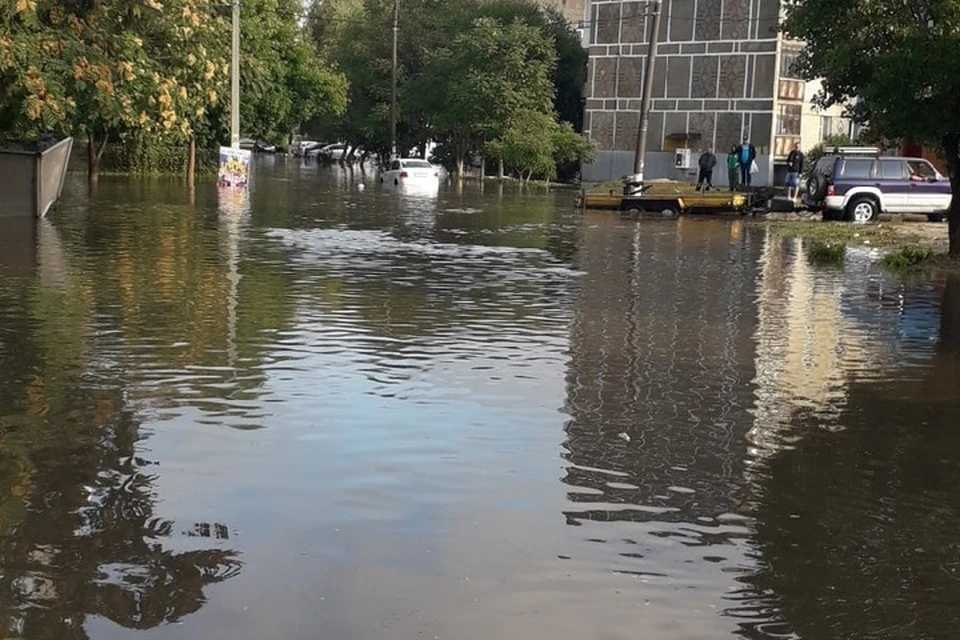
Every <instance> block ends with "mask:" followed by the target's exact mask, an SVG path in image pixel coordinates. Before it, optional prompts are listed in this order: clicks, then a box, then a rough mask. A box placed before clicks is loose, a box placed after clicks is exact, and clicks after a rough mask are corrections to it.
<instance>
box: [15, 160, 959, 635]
mask: <svg viewBox="0 0 960 640" xmlns="http://www.w3.org/2000/svg"><path fill="white" fill-rule="evenodd" d="M77 184H78V185H79V184H82V180H78V182H77ZM361 185H362V188H361ZM71 186H72V185H68V189H67V194H68V195H67V197H66V199H65V202H64V203H63V206H62V207H61V208H60V210H59V211H58V212H57V214H56V215H55V216H54V217H53V218H52V219H51V220H48V221H44V222H43V223H41V224H39V225H38V224H36V223H34V222H32V221H29V222H28V223H23V222H22V221H21V223H19V224H20V226H19V227H18V228H16V229H14V228H12V227H9V228H6V229H5V230H4V229H0V231H4V233H2V234H0V238H2V243H3V244H2V245H0V248H2V249H3V251H2V255H0V637H27V638H63V637H66V638H97V639H101V638H129V637H134V636H137V635H139V634H143V635H149V636H151V637H158V638H199V637H202V638H230V639H232V640H236V639H241V638H251V639H252V638H264V637H283V638H294V639H296V638H316V637H321V636H322V637H336V638H346V639H352V638H363V639H366V638H371V637H420V636H423V637H456V638H478V639H479V638H487V637H491V636H494V637H504V638H521V637H531V638H533V637H554V638H583V637H598V638H627V637H669V638H698V639H699V638H714V637H723V636H730V637H743V638H750V639H759V638H805V639H807V638H810V639H819V638H847V637H867V638H891V637H904V638H939V637H944V638H946V637H952V636H953V635H954V633H955V632H954V629H955V628H956V623H957V622H958V620H957V618H958V617H960V614H958V613H957V612H958V611H960V607H958V606H957V604H958V603H957V602H955V600H956V599H957V598H958V597H960V589H958V588H957V584H958V581H960V573H958V572H960V559H958V556H957V552H956V545H955V543H954V542H953V533H952V532H953V530H954V529H956V525H957V524H958V522H957V518H956V517H955V514H954V511H955V510H954V509H953V507H952V505H953V504H955V502H956V499H955V492H956V489H955V487H956V486H957V482H956V481H957V480H958V479H960V454H958V451H960V446H958V445H960V443H958V442H955V440H956V437H957V436H956V434H955V431H956V425H957V424H960V420H958V418H960V385H958V383H960V377H958V373H960V279H936V280H931V281H921V282H910V283H902V282H898V281H896V280H894V279H892V278H890V277H889V276H886V275H884V274H883V273H882V272H880V271H879V270H878V269H877V267H876V266H875V261H874V256H872V255H870V254H869V253H857V252H851V253H850V254H849V255H848V257H847V261H846V264H845V266H844V268H843V269H841V270H837V269H826V270H823V269H817V268H815V267H812V266H811V265H809V264H808V263H807V261H806V260H805V259H804V258H803V251H802V246H801V245H800V243H798V242H797V241H793V240H787V239H781V238H775V237H772V236H767V235H766V234H765V233H764V231H763V229H762V228H758V227H755V226H753V225H750V224H748V223H745V222H742V221H740V220H730V219H725V220H703V219H682V220H680V221H677V222H662V221H641V222H640V223H634V222H632V221H624V220H620V219H619V218H618V217H617V216H615V215H611V214H608V213H596V214H594V213H588V214H583V215H580V214H577V213H576V212H575V211H574V210H573V209H572V206H571V205H572V197H571V194H570V193H569V192H564V191H557V192H549V193H548V192H543V191H537V190H525V191H522V192H521V191H520V190H519V189H518V187H516V186H515V185H509V184H508V185H503V184H498V185H494V184H486V185H483V186H482V188H481V187H478V186H476V185H466V186H461V187H458V186H455V185H446V184H444V185H442V186H441V187H440V189H439V190H436V191H434V192H431V193H426V194H424V193H404V192H399V193H398V192H397V190H395V189H392V188H391V186H390V185H380V184H379V183H378V180H377V176H376V174H375V173H364V172H361V171H357V170H349V169H341V168H339V167H318V166H317V165H316V164H315V163H302V162H297V161H292V160H286V159H284V158H282V157H275V158H269V159H266V160H264V161H262V162H261V163H260V164H259V165H258V166H257V167H256V175H255V179H254V180H253V182H252V185H251V191H250V193H249V196H248V197H245V198H241V199H237V198H236V197H234V196H236V195H237V194H233V195H232V196H231V195H230V194H223V193H220V194H218V192H217V191H216V190H215V189H213V188H211V187H210V186H208V185H203V184H200V185H198V186H197V188H196V191H195V192H188V191H187V190H186V189H185V188H183V187H182V186H181V185H180V184H179V183H177V182H171V181H163V180H157V181H135V182H129V181H125V180H117V179H115V180H111V179H106V178H105V179H104V180H103V181H102V183H101V185H100V189H99V191H98V193H97V195H96V196H95V197H94V198H93V199H92V200H90V199H87V198H85V197H81V195H79V194H80V193H81V192H80V191H78V190H77V189H75V188H70V187H71ZM71 194H73V195H71ZM4 224H6V223H5V222H4ZM11 224H15V225H16V224H17V223H11Z"/></svg>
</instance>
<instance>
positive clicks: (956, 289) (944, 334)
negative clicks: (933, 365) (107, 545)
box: [939, 273, 960, 355]
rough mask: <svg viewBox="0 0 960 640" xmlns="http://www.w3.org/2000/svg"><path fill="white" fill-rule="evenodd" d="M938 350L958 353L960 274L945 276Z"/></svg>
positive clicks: (959, 346) (959, 343)
mask: <svg viewBox="0 0 960 640" xmlns="http://www.w3.org/2000/svg"><path fill="white" fill-rule="evenodd" d="M939 347H940V350H941V352H943V353H945V354H950V355H956V354H960V275H957V274H955V273H952V274H950V275H949V276H947V281H946V284H945V286H944V288H943V300H942V302H941V305H940V345H939Z"/></svg>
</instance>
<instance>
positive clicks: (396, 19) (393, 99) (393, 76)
mask: <svg viewBox="0 0 960 640" xmlns="http://www.w3.org/2000/svg"><path fill="white" fill-rule="evenodd" d="M399 28H400V0H393V59H392V64H391V67H390V153H391V160H392V159H393V158H396V157H397V33H398V31H399Z"/></svg>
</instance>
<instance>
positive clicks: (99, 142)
mask: <svg viewBox="0 0 960 640" xmlns="http://www.w3.org/2000/svg"><path fill="white" fill-rule="evenodd" d="M109 139H110V136H109V134H106V133H104V134H103V138H102V139H100V138H98V136H97V134H96V133H95V132H93V131H91V132H90V134H89V135H88V136H87V180H88V181H89V183H90V187H91V188H95V187H96V186H97V181H98V180H99V179H100V159H101V158H103V152H104V151H106V149H107V142H108V141H109Z"/></svg>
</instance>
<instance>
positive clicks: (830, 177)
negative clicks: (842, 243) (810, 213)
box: [804, 147, 951, 224]
mask: <svg viewBox="0 0 960 640" xmlns="http://www.w3.org/2000/svg"><path fill="white" fill-rule="evenodd" d="M950 199H951V192H950V181H949V180H947V179H946V178H944V177H943V176H942V175H940V173H939V172H938V171H937V170H936V169H935V168H934V166H933V165H932V164H930V163H929V162H927V161H926V160H924V159H922V158H905V157H900V156H881V155H878V152H877V150H876V149H873V148H856V147H847V148H840V149H836V150H834V152H832V153H828V154H827V155H825V156H823V157H822V158H820V160H818V161H817V164H816V166H815V167H814V168H813V171H812V173H811V175H810V176H809V178H808V180H807V186H806V190H805V192H804V202H805V203H806V204H807V206H809V207H812V208H815V209H820V210H821V211H823V217H824V219H842V220H847V221H850V222H857V223H861V224H862V223H866V222H872V221H874V220H876V219H877V216H879V215H880V213H881V212H883V213H923V214H926V215H927V216H928V217H929V219H930V220H931V221H935V222H939V221H941V220H943V219H944V218H945V217H946V214H947V210H948V209H949V208H950Z"/></svg>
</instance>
